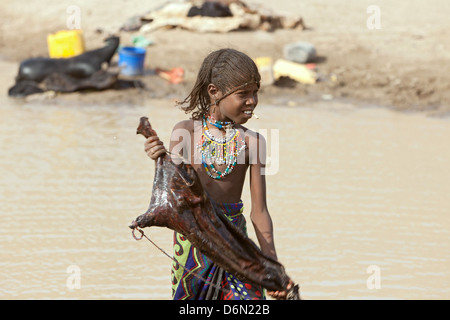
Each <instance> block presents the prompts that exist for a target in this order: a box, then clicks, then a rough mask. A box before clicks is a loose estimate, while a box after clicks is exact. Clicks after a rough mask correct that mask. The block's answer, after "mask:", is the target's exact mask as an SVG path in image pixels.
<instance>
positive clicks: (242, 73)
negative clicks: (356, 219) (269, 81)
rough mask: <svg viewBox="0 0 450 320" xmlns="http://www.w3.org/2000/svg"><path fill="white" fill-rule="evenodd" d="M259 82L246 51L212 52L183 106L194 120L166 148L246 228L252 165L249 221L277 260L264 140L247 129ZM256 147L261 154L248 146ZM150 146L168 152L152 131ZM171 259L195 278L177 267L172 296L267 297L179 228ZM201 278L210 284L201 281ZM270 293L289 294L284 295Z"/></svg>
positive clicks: (154, 153) (156, 152)
mask: <svg viewBox="0 0 450 320" xmlns="http://www.w3.org/2000/svg"><path fill="white" fill-rule="evenodd" d="M260 80H261V77H260V74H259V72H258V68H257V66H256V65H255V63H254V62H253V60H252V59H251V58H249V57H248V56H247V55H245V54H244V53H242V52H239V51H236V50H233V49H221V50H218V51H215V52H212V53H210V54H209V55H208V56H207V57H206V58H205V60H204V61H203V63H202V66H201V68H200V71H199V73H198V77H197V81H196V83H195V85H194V88H193V89H192V91H191V93H190V94H189V96H188V97H187V98H186V99H185V100H184V101H183V102H181V103H180V105H181V106H182V109H184V110H185V111H186V113H192V117H191V119H190V120H185V121H181V122H179V123H177V124H176V125H175V127H174V129H173V134H172V138H171V143H170V148H169V150H170V151H171V152H172V151H173V150H175V149H176V150H177V151H178V150H182V151H181V152H180V155H181V156H183V158H185V159H194V161H190V163H191V164H192V166H193V167H194V169H195V170H196V172H197V174H198V176H199V178H200V181H201V183H202V185H203V188H204V189H205V190H206V191H207V192H208V194H209V195H210V197H211V198H212V199H213V200H214V201H215V202H216V203H217V204H219V207H220V208H221V209H222V211H223V214H225V215H226V216H227V217H228V219H229V220H230V221H232V222H233V223H234V224H236V225H237V226H239V227H240V228H242V230H244V231H245V232H246V223H245V218H244V216H243V214H242V212H243V203H242V201H241V194H242V189H243V185H244V180H245V175H246V172H247V169H250V192H251V212H250V217H251V221H252V223H253V226H254V229H255V233H256V236H257V238H258V242H259V244H260V247H261V250H262V251H263V252H264V253H265V254H266V255H268V256H271V257H273V258H275V259H276V258H277V255H276V251H275V245H274V239H273V228H272V220H271V217H270V215H269V211H268V209H267V204H266V182H265V176H264V167H265V166H264V164H265V140H264V138H263V137H262V136H261V135H259V134H257V133H255V132H252V131H251V130H249V129H247V128H245V127H244V126H242V124H244V123H246V122H247V121H248V120H249V119H250V118H251V117H252V115H253V110H254V109H255V108H256V105H257V104H258V90H259V87H260ZM180 129H181V130H180ZM176 132H188V133H189V135H183V137H184V138H182V137H180V136H179V135H177V134H175V133H176ZM199 133H200V134H199ZM186 136H188V137H189V138H188V139H186ZM255 147H258V148H260V149H261V150H262V151H263V152H260V150H256V151H255V150H251V149H252V148H255ZM145 151H146V153H147V154H148V156H149V157H150V158H151V159H153V160H156V159H157V158H158V157H159V156H161V155H163V154H164V153H165V152H166V149H165V147H164V145H163V143H162V142H161V140H160V139H159V138H158V136H156V135H155V136H151V137H150V138H148V139H147V140H146V142H145ZM189 151H190V152H189ZM188 153H190V154H188ZM196 159H197V160H196ZM174 257H175V258H176V259H177V261H178V262H179V263H180V264H182V265H183V266H185V267H186V268H187V269H189V270H193V272H195V273H196V275H197V276H196V275H193V274H192V273H189V272H186V270H184V269H183V268H181V267H179V266H178V264H177V263H174V264H173V266H172V284H173V286H172V296H173V298H174V299H211V298H213V299H214V298H215V299H264V298H265V296H264V291H263V289H262V288H258V287H255V286H252V285H250V284H248V283H242V282H241V281H239V280H238V279H236V278H235V277H233V275H231V274H228V273H227V272H225V271H223V270H221V269H220V268H218V267H217V266H215V265H214V263H213V262H212V261H210V260H209V259H208V258H207V257H206V256H204V255H202V254H201V253H200V252H199V251H198V250H196V249H195V248H193V247H192V246H191V244H190V243H189V241H188V240H186V239H185V238H184V237H183V236H182V235H180V234H177V233H175V235H174ZM198 275H200V276H201V277H202V278H203V279H207V280H208V283H205V282H204V281H202V280H199V277H198ZM211 283H214V284H217V285H211ZM217 287H221V288H222V290H217ZM267 294H269V295H270V296H271V297H273V298H276V299H284V298H286V294H287V293H286V292H285V291H282V292H279V291H276V292H267Z"/></svg>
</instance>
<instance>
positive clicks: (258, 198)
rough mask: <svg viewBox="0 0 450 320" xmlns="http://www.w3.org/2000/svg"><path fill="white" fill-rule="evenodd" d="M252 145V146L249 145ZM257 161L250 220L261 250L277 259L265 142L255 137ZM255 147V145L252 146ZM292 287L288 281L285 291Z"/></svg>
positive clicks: (253, 169) (252, 178)
mask: <svg viewBox="0 0 450 320" xmlns="http://www.w3.org/2000/svg"><path fill="white" fill-rule="evenodd" d="M250 145H252V144H250ZM256 146H257V150H256V152H257V155H255V154H254V156H257V160H256V161H254V162H256V163H252V162H250V194H251V198H252V209H251V212H250V218H251V220H252V223H253V227H254V228H255V233H256V237H257V238H258V242H259V244H260V246H261V250H262V251H263V252H264V253H265V254H266V255H268V256H271V257H273V258H274V259H277V253H276V250H275V242H274V238H273V225H272V218H271V217H270V214H269V210H268V209H267V202H266V178H265V174H264V170H265V164H266V141H265V139H264V137H263V136H261V135H259V134H257V135H256ZM253 147H255V144H253ZM292 285H293V282H292V281H290V282H289V284H288V286H287V288H286V289H287V290H289V289H290V288H291V287H292ZM267 294H268V295H269V296H271V297H272V298H275V299H281V300H282V299H286V297H287V291H267Z"/></svg>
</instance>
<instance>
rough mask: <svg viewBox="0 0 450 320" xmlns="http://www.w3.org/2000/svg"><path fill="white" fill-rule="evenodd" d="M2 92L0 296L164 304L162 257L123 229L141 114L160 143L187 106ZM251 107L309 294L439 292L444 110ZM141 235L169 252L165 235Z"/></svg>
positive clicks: (294, 266)
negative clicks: (18, 98) (27, 99)
mask: <svg viewBox="0 0 450 320" xmlns="http://www.w3.org/2000/svg"><path fill="white" fill-rule="evenodd" d="M3 102H4V103H3V104H2V105H1V106H0V147H1V157H0V201H1V207H0V226H1V227H0V298H1V299H18V298H20V299H28V298H32V299H131V298H136V299H169V298H170V260H169V259H168V258H167V257H165V256H164V255H163V254H162V253H161V252H160V251H158V249H156V248H155V247H153V246H152V245H151V244H150V243H148V242H147V241H145V240H143V241H140V242H136V241H135V240H134V239H133V238H132V237H131V234H130V230H129V229H128V227H127V225H128V223H129V222H131V221H132V220H133V219H134V218H135V217H136V216H137V215H140V214H141V213H143V212H145V210H146V209H147V206H148V203H149V200H150V191H151V186H152V179H153V169H154V165H153V162H152V161H151V160H150V159H148V158H147V157H146V155H145V153H144V152H143V141H144V138H143V137H142V136H136V133H135V129H136V126H137V124H138V121H139V117H140V116H142V115H147V116H149V117H150V118H151V120H152V123H153V125H154V127H155V128H156V130H157V131H158V133H159V135H160V136H161V137H162V139H163V140H164V141H166V142H167V141H168V139H169V135H170V131H171V128H172V126H173V124H174V123H175V122H176V121H178V120H181V119H184V117H185V115H184V113H183V112H179V111H177V110H176V109H174V108H173V107H171V105H170V103H162V102H158V101H154V102H152V103H149V104H148V105H147V106H126V105H110V106H86V105H54V104H50V105H44V104H39V103H26V104H20V103H16V102H14V101H11V100H6V99H4V101H3ZM258 115H259V117H260V120H254V119H252V120H251V121H250V122H249V127H251V128H254V129H267V130H268V134H267V141H268V142H269V143H270V144H271V146H273V150H274V151H272V152H273V153H272V154H271V155H272V159H273V163H272V164H273V165H274V166H273V167H272V168H273V169H274V170H273V171H274V172H272V173H275V172H276V174H271V175H269V176H268V177H267V181H268V204H269V209H270V212H271V215H272V218H273V221H274V226H275V239H276V246H277V251H278V255H279V258H280V260H281V262H282V263H283V264H284V265H285V267H286V269H287V272H288V274H289V275H290V276H291V277H292V278H293V279H295V281H296V282H299V283H300V285H301V292H302V295H303V297H304V298H305V299H449V298H450V289H449V285H450V283H449V282H450V271H449V267H450V259H449V258H450V257H449V255H450V246H449V230H450V218H449V214H450V196H449V193H450V167H449V163H450V148H449V141H450V122H449V120H448V119H435V118H427V117H425V116H422V115H411V114H409V115H408V114H400V113H394V112H391V111H388V110H384V109H377V108H366V109H355V108H353V107H352V106H351V105H346V104H343V103H336V102H324V103H322V104H317V105H315V106H313V107H308V108H305V107H295V108H294V107H287V106H286V107H271V106H264V105H261V106H260V107H259V110H258ZM271 130H272V131H271ZM277 130H278V131H277ZM277 134H278V136H279V140H278V139H276V137H277ZM277 148H278V151H279V163H278V170H275V169H276V167H277V166H276V165H275V164H276V158H277V157H276V154H278V153H276V151H277ZM243 200H244V203H249V202H250V198H249V192H248V187H247V188H246V189H245V193H244V195H243ZM248 212H249V208H247V219H249V218H248ZM147 234H148V235H149V236H150V237H151V238H152V239H153V240H154V241H156V242H157V243H158V244H159V245H160V246H161V247H163V248H164V249H165V250H167V251H169V252H170V251H171V242H172V232H171V231H168V230H166V229H161V228H152V229H149V230H148V231H147ZM250 235H251V236H252V237H253V238H254V234H253V233H252V230H250ZM368 268H369V269H368ZM73 270H75V271H73ZM374 270H375V271H374ZM368 271H369V272H368ZM74 272H75V273H74ZM78 280H79V282H77V281H78Z"/></svg>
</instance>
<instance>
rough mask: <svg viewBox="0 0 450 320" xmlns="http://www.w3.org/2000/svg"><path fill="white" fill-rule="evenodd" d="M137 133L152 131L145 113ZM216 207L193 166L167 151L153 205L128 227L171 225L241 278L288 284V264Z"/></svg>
mask: <svg viewBox="0 0 450 320" xmlns="http://www.w3.org/2000/svg"><path fill="white" fill-rule="evenodd" d="M137 133H138V134H139V133H140V134H142V135H144V136H145V137H146V138H148V137H150V136H151V134H152V130H151V125H150V123H149V121H148V119H147V118H146V117H142V118H141V122H140V124H139V127H138V129H137ZM218 212H220V211H219V210H218V209H217V208H216V206H215V204H214V201H213V200H212V199H211V198H210V197H209V196H208V194H207V193H206V192H205V190H204V189H203V187H202V185H201V183H200V180H199V178H198V176H197V173H196V172H195V170H194V169H193V168H192V166H190V165H188V164H185V163H181V164H179V165H176V164H175V163H174V162H173V161H172V160H171V156H170V155H168V154H164V155H163V156H161V157H159V158H158V159H157V160H156V169H155V178H154V182H153V190H152V197H151V201H150V206H149V208H148V210H147V212H145V213H144V214H142V215H140V216H138V217H137V218H136V220H135V221H133V222H132V224H131V225H130V228H132V229H134V228H136V227H140V228H145V227H150V226H159V227H166V228H169V229H172V230H174V231H177V232H179V233H181V234H183V235H184V236H185V237H186V238H187V239H188V240H189V241H190V242H191V243H192V244H193V245H194V246H195V247H196V248H197V249H199V250H200V251H201V252H202V253H204V254H205V255H206V256H208V257H209V258H210V259H212V260H213V261H214V262H215V263H217V265H219V266H220V267H222V268H223V269H225V270H227V271H228V272H230V273H232V274H234V275H235V276H236V277H238V278H239V279H241V280H243V281H247V282H250V283H253V284H257V285H262V286H263V287H264V288H266V289H268V290H273V291H276V290H285V289H286V287H287V285H288V283H289V277H288V276H287V275H286V272H285V269H284V267H283V266H282V265H281V264H280V263H279V262H278V261H276V260H274V259H272V258H270V257H268V256H266V255H265V254H264V253H263V252H262V251H261V250H260V249H259V247H258V246H257V245H256V244H255V243H254V242H253V241H252V240H251V239H250V238H248V237H247V235H245V234H244V233H243V232H242V231H241V230H240V229H239V228H238V227H236V226H235V225H234V224H232V223H231V222H230V221H229V220H228V219H227V218H226V217H225V216H224V215H222V214H218ZM295 290H298V286H296V288H295Z"/></svg>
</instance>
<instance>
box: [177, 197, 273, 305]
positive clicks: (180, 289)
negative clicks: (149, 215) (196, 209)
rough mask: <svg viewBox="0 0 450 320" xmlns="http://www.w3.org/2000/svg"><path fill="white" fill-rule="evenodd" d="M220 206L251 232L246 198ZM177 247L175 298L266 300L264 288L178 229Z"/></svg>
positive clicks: (229, 216)
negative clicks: (239, 276)
mask: <svg viewBox="0 0 450 320" xmlns="http://www.w3.org/2000/svg"><path fill="white" fill-rule="evenodd" d="M218 207H219V208H220V209H221V210H222V212H223V214H224V215H225V216H226V217H227V218H228V219H229V220H230V221H231V222H232V223H233V224H235V225H236V226H239V227H240V228H241V229H242V230H243V231H244V232H245V233H247V228H246V221H245V217H244V215H243V214H242V212H243V211H244V206H243V203H242V201H240V202H238V203H226V204H219V205H218ZM173 249H174V258H175V259H176V260H177V261H178V263H176V262H174V263H173V264H172V298H173V299H174V300H255V299H256V300H260V299H265V293H264V289H263V288H262V287H260V286H254V285H251V284H249V283H245V282H242V281H240V280H238V279H237V278H236V277H234V276H233V275H232V274H230V273H228V272H226V271H225V270H223V269H222V268H220V267H219V266H217V265H216V264H215V263H214V262H213V261H212V260H210V259H209V258H207V257H206V256H205V255H204V254H202V253H201V252H200V251H199V250H197V249H196V248H195V247H194V246H192V245H191V243H190V242H189V241H188V240H187V239H186V238H184V236H183V235H182V234H179V233H177V232H174V244H173ZM180 264H181V265H183V266H184V267H185V268H183V267H181V266H180ZM204 280H206V282H205V281H204Z"/></svg>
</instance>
